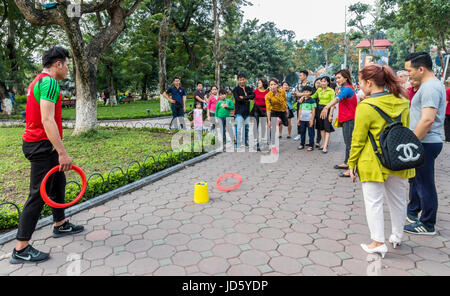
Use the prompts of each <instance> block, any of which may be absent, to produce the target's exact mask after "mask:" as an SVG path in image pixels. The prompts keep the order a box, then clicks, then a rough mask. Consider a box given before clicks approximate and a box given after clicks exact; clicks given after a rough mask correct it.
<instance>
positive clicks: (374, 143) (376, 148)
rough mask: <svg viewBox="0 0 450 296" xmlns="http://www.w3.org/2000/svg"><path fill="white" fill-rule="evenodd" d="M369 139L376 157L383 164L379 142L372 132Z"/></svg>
mask: <svg viewBox="0 0 450 296" xmlns="http://www.w3.org/2000/svg"><path fill="white" fill-rule="evenodd" d="M369 139H370V143H372V147H373V151H374V152H375V155H376V156H377V157H378V159H379V160H380V162H381V163H383V160H382V158H381V154H380V151H379V150H378V146H377V142H376V141H375V138H374V136H373V135H372V133H371V132H370V131H369Z"/></svg>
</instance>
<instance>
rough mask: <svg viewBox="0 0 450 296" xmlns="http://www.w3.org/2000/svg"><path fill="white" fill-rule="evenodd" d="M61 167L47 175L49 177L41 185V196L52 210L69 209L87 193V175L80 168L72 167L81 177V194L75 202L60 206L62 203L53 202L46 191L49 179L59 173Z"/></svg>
mask: <svg viewBox="0 0 450 296" xmlns="http://www.w3.org/2000/svg"><path fill="white" fill-rule="evenodd" d="M59 167H60V166H59V165H57V166H55V167H54V168H52V169H51V170H50V171H49V172H48V173H47V175H45V177H44V180H42V183H41V196H42V199H43V200H44V202H45V203H46V204H48V205H49V206H51V207H52V208H57V209H62V208H68V207H70V206H72V205H74V204H75V203H77V202H78V201H79V200H80V199H81V198H82V197H83V195H84V193H85V192H86V187H87V182H86V174H85V173H84V172H83V170H82V169H80V168H79V167H77V166H76V165H72V170H74V171H75V172H77V173H78V174H79V175H80V177H81V182H82V186H81V192H80V194H78V196H77V197H76V198H75V199H74V200H72V201H71V202H69V203H66V204H60V203H57V202H54V201H53V200H51V199H50V198H49V197H48V195H47V192H46V190H45V185H46V184H47V180H48V178H49V177H50V176H51V175H52V174H54V173H55V172H57V171H59Z"/></svg>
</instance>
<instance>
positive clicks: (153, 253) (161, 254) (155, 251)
mask: <svg viewBox="0 0 450 296" xmlns="http://www.w3.org/2000/svg"><path fill="white" fill-rule="evenodd" d="M175 253H176V249H175V248H174V247H172V246H168V245H159V246H154V247H152V248H151V249H150V250H149V251H148V252H147V254H148V256H149V257H151V258H155V259H163V258H170V257H172V256H173V255H174V254H175Z"/></svg>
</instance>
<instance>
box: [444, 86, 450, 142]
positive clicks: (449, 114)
mask: <svg viewBox="0 0 450 296" xmlns="http://www.w3.org/2000/svg"><path fill="white" fill-rule="evenodd" d="M449 80H450V79H449ZM449 80H447V87H448V86H449V85H450V81H449ZM444 129H445V142H450V88H447V108H446V109H445V124H444Z"/></svg>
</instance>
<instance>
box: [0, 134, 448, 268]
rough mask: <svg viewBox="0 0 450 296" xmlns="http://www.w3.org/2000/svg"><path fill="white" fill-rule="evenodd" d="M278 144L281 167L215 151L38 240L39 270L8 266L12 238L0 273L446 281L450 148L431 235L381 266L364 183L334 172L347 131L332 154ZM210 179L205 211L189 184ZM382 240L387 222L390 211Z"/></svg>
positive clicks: (413, 240) (408, 240) (409, 241)
mask: <svg viewBox="0 0 450 296" xmlns="http://www.w3.org/2000/svg"><path fill="white" fill-rule="evenodd" d="M297 145H298V142H294V141H293V140H286V139H285V138H284V139H283V140H281V142H280V157H279V160H278V161H277V162H276V163H272V164H262V163H261V161H260V160H261V155H262V154H261V153H220V154H218V155H216V156H214V157H212V158H210V159H208V160H206V161H203V162H201V163H198V164H196V165H194V166H192V167H188V168H185V169H183V170H181V171H179V172H177V173H175V174H173V175H171V176H169V177H166V178H164V179H161V180H159V181H157V182H155V183H152V184H150V185H148V186H146V187H144V188H142V189H140V190H138V191H135V192H133V193H131V194H128V195H124V196H122V197H120V198H117V199H114V200H111V201H108V202H106V203H105V204H103V205H100V206H97V207H95V208H91V209H90V210H86V211H84V212H81V213H78V214H76V215H74V216H72V217H70V220H71V222H72V223H75V224H82V225H84V226H85V231H84V232H83V233H80V234H78V235H75V236H70V237H64V238H59V239H54V238H52V237H51V227H50V226H47V227H44V228H42V229H40V230H38V231H36V232H35V234H34V235H33V238H32V240H33V242H32V243H33V246H35V247H36V248H38V249H39V250H42V251H45V252H50V254H51V259H50V260H48V261H47V262H44V263H41V264H24V265H11V264H9V254H10V252H11V251H12V249H13V248H14V245H15V242H14V241H12V242H9V243H6V244H4V245H0V275H75V274H81V275H156V276H160V275H232V276H237V275H248V276H250V275H252V276H253V275H289V276H292V275H294V276H296V275H305V276H306V275H450V205H449V201H450V178H449V176H450V144H445V145H444V150H443V152H442V153H441V155H440V157H439V158H438V161H437V163H436V165H437V168H436V183H437V189H438V195H439V213H438V222H437V226H436V229H437V231H438V234H437V235H436V236H432V237H427V236H413V235H407V234H405V236H404V242H403V244H402V245H401V246H400V247H398V248H397V249H395V250H394V249H393V248H392V245H390V244H389V245H388V247H389V252H388V253H387V255H386V257H385V258H384V259H381V258H380V257H379V256H378V255H370V256H368V254H366V253H365V252H364V251H363V250H362V249H361V247H360V246H359V244H360V243H369V242H370V237H369V230H368V227H367V223H366V217H365V210H364V203H363V197H362V191H361V184H360V183H352V182H351V181H350V180H349V179H342V178H339V177H338V176H337V173H338V171H336V170H334V169H333V166H334V165H335V164H340V163H342V160H343V156H344V144H343V140H342V136H341V131H340V130H339V131H338V132H336V133H334V134H333V135H332V143H331V145H330V148H329V150H330V152H329V153H328V154H327V155H323V154H321V153H320V151H317V150H316V151H314V152H307V151H297ZM229 171H232V172H237V173H239V174H241V176H242V185H241V187H240V188H239V189H238V190H236V191H234V192H229V193H225V192H221V191H218V190H217V189H216V180H217V178H218V177H219V176H220V175H221V174H223V173H224V172H229ZM199 181H206V182H208V187H209V196H210V199H211V200H210V203H209V204H206V205H198V204H195V203H194V202H193V199H194V184H195V183H196V182H199ZM385 220H386V223H385V226H386V234H385V235H386V238H387V237H389V235H390V217H389V214H388V211H387V207H385Z"/></svg>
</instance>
